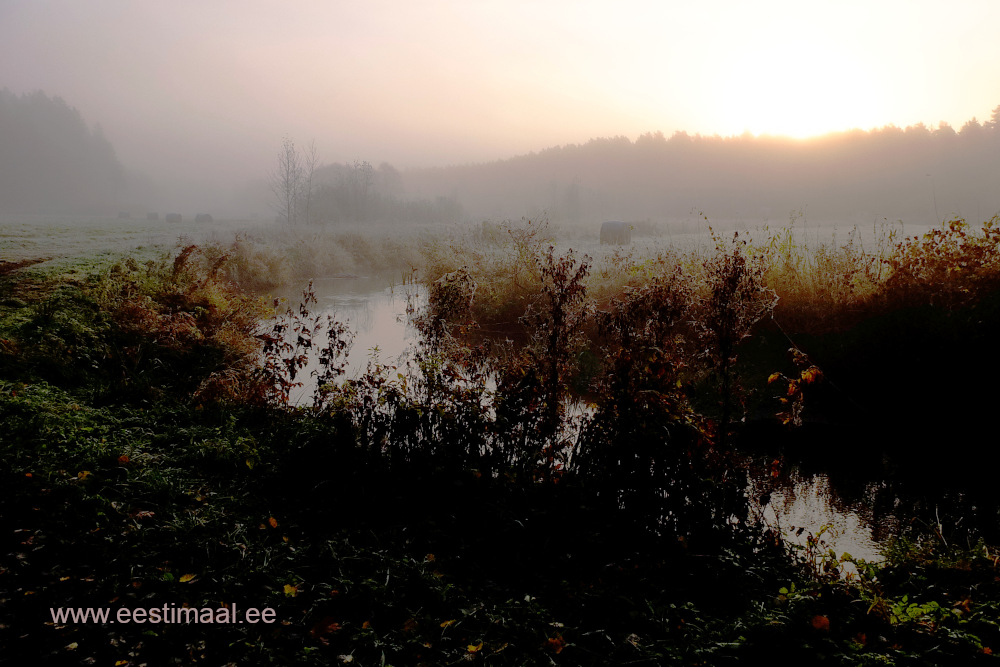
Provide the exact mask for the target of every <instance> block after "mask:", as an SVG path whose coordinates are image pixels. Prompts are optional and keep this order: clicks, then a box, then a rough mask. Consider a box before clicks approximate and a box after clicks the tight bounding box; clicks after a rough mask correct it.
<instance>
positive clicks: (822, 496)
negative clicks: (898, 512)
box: [749, 468, 895, 561]
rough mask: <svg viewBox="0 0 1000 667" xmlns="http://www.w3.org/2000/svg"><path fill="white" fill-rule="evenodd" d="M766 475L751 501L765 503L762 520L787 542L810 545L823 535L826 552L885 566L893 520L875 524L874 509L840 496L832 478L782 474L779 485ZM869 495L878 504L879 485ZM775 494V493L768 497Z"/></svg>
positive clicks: (754, 482)
mask: <svg viewBox="0 0 1000 667" xmlns="http://www.w3.org/2000/svg"><path fill="white" fill-rule="evenodd" d="M768 477H769V475H767V473H766V471H764V473H758V474H755V475H752V477H751V483H750V489H749V492H750V498H751V499H755V500H761V499H763V501H762V502H761V503H760V507H759V512H760V515H759V520H760V521H762V522H763V524H764V525H766V526H768V527H770V528H774V529H776V530H778V532H779V533H780V534H781V535H782V536H783V537H784V538H785V540H787V541H789V542H791V543H793V544H798V545H801V546H803V547H805V546H806V544H807V542H806V540H807V539H808V537H809V536H810V535H814V536H815V535H820V533H821V531H822V536H821V539H822V541H823V544H822V545H821V546H822V547H823V551H824V552H826V551H828V550H830V549H832V550H833V551H834V553H836V554H837V556H838V557H840V556H842V555H843V554H844V553H849V554H850V555H851V556H853V557H855V558H861V559H864V560H866V561H880V560H882V556H881V554H880V552H879V544H880V542H881V541H882V540H884V539H885V537H886V536H887V535H889V534H892V533H893V532H894V531H895V526H894V525H893V526H890V525H889V524H895V520H894V518H893V517H892V516H884V517H881V520H880V521H873V517H872V516H871V504H870V503H869V502H865V500H863V499H862V500H855V501H853V502H852V501H850V500H848V499H847V498H845V497H844V496H842V495H841V494H839V493H838V492H837V488H836V487H834V486H833V485H832V484H831V480H830V476H829V475H828V474H826V473H809V474H805V473H803V472H802V471H801V470H800V469H798V468H793V469H792V470H791V471H790V472H788V473H786V474H784V475H782V479H780V480H779V481H778V482H777V483H775V482H774V481H773V480H771V479H769V478H768ZM868 487H869V488H868V489H867V493H866V494H865V496H866V497H867V498H868V499H874V496H876V495H878V492H879V489H878V488H877V487H878V485H877V484H875V483H871V484H869V485H868ZM768 491H769V493H768Z"/></svg>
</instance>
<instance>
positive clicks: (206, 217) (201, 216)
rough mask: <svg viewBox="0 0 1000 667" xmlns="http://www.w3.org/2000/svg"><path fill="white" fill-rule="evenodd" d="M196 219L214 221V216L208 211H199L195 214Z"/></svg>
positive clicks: (196, 220) (197, 220)
mask: <svg viewBox="0 0 1000 667" xmlns="http://www.w3.org/2000/svg"><path fill="white" fill-rule="evenodd" d="M194 221H195V222H212V216H211V215H209V214H208V213H199V214H198V215H196V216H194Z"/></svg>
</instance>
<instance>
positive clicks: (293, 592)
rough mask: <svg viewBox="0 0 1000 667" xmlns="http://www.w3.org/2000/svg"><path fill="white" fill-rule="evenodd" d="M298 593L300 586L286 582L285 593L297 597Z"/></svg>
mask: <svg viewBox="0 0 1000 667" xmlns="http://www.w3.org/2000/svg"><path fill="white" fill-rule="evenodd" d="M298 594H299V588H298V586H292V585H291V584H285V595H287V596H288V597H291V598H293V597H295V596H296V595H298Z"/></svg>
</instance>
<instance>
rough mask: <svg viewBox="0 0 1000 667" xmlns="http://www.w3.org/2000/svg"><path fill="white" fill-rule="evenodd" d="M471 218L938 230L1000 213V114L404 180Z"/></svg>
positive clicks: (668, 145)
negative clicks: (806, 222) (903, 224)
mask: <svg viewBox="0 0 1000 667" xmlns="http://www.w3.org/2000/svg"><path fill="white" fill-rule="evenodd" d="M404 182H405V185H406V187H407V189H408V190H410V191H420V192H449V193H452V194H453V195H454V196H455V197H456V198H457V199H458V200H459V201H460V202H461V204H462V205H463V206H464V207H465V209H466V211H468V212H469V213H470V214H471V215H472V216H474V217H475V216H484V217H492V218H495V219H502V218H506V217H510V218H516V217H519V216H527V217H529V218H535V217H539V216H541V215H544V216H546V217H548V219H550V220H552V221H558V222H566V223H574V222H579V223H596V222H599V221H601V220H610V219H629V220H645V219H650V220H652V221H654V222H657V221H661V222H671V221H674V220H677V219H683V218H685V217H689V216H690V215H691V213H692V211H702V212H704V213H705V214H707V215H709V216H710V217H712V218H715V219H724V218H728V219H742V220H744V221H747V222H761V221H766V220H784V219H786V218H787V216H788V214H789V212H790V211H793V210H794V211H802V212H803V213H804V214H805V215H806V216H807V217H808V218H809V219H810V220H817V221H829V220H837V221H847V222H855V223H866V222H867V223H870V222H871V221H872V220H876V219H877V220H881V219H883V218H888V219H889V220H896V219H903V220H905V221H907V222H911V221H912V222H917V223H928V224H930V223H936V222H940V221H942V220H945V219H950V218H951V217H954V216H965V217H969V218H972V219H976V220H985V219H988V218H989V217H990V216H992V215H993V214H994V213H996V212H998V211H1000V189H998V188H997V187H996V185H997V183H1000V107H997V108H996V109H995V110H994V111H993V114H992V116H991V118H990V119H989V120H988V121H986V122H984V123H980V122H978V121H977V120H976V119H972V120H970V121H968V122H967V123H965V124H964V125H963V126H962V127H961V128H960V129H959V130H957V131H956V130H955V129H954V128H952V127H951V126H949V125H948V124H946V123H941V124H940V125H939V126H938V127H937V128H934V129H932V128H929V127H927V126H926V125H923V124H918V125H913V126H909V127H906V128H900V127H896V126H893V125H888V126H885V127H882V128H878V129H874V130H870V131H863V130H851V131H847V132H837V133H831V134H827V135H824V136H821V137H817V138H813V139H806V140H797V139H789V138H785V137H776V136H759V137H755V136H753V135H751V134H749V133H747V134H744V135H742V136H731V137H720V136H702V135H689V134H687V133H685V132H677V133H675V134H673V136H671V137H669V138H668V137H666V136H664V135H663V134H662V133H660V132H655V133H648V134H643V135H642V136H640V137H638V138H637V139H636V140H634V141H632V140H630V139H629V138H627V137H623V136H617V137H611V138H598V139H592V140H591V141H589V142H587V143H584V144H571V145H566V146H559V147H553V148H549V149H546V150H542V151H540V152H537V153H530V154H527V155H521V156H518V157H514V158H510V159H506V160H499V161H496V162H491V163H485V164H476V165H465V166H452V167H446V168H433V169H419V170H411V171H407V172H405V173H404Z"/></svg>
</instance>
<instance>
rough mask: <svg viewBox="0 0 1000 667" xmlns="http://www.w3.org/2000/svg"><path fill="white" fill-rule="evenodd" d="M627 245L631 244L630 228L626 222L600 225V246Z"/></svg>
mask: <svg viewBox="0 0 1000 667" xmlns="http://www.w3.org/2000/svg"><path fill="white" fill-rule="evenodd" d="M605 243H609V244H611V245H629V244H630V243H632V227H631V226H630V225H629V224H628V223H627V222H617V221H611V222H605V223H604V224H603V225H601V245H604V244H605Z"/></svg>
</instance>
